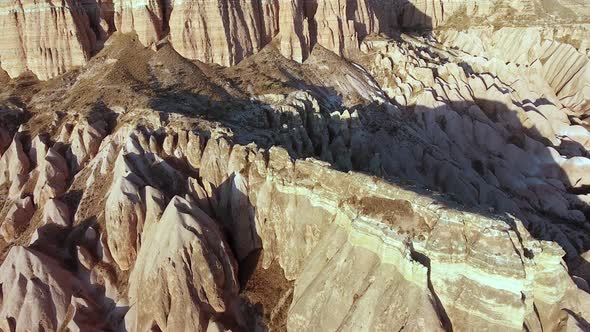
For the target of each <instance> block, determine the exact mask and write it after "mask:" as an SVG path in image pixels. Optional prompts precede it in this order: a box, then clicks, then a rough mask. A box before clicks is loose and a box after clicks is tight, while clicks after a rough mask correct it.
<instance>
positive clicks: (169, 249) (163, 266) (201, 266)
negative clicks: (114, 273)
mask: <svg viewBox="0 0 590 332" xmlns="http://www.w3.org/2000/svg"><path fill="white" fill-rule="evenodd" d="M161 203H162V202H158V201H157V200H153V201H152V202H151V204H161ZM143 241H144V243H146V245H145V246H143V247H142V249H141V250H140V251H139V254H138V257H137V261H136V267H135V269H134V270H133V272H132V273H131V276H130V277H129V287H130V291H129V300H130V302H131V303H134V306H133V308H132V309H131V310H130V312H129V313H128V314H127V316H126V324H127V328H130V329H132V330H141V331H143V330H146V329H150V328H158V329H160V330H162V331H205V330H208V329H209V328H211V326H215V323H214V322H215V321H218V320H219V317H221V316H222V315H224V314H227V315H231V314H232V313H233V312H232V311H233V310H235V309H237V305H238V303H237V294H238V284H237V274H236V266H235V262H234V260H233V255H232V254H231V251H230V248H229V246H228V245H227V243H225V241H224V239H223V235H222V233H221V232H220V230H219V229H218V226H217V225H216V223H215V221H213V220H212V219H211V218H210V217H209V216H207V215H206V214H205V213H204V212H203V211H201V210H200V209H199V208H198V207H196V206H193V205H191V204H190V203H189V202H188V201H186V200H184V199H182V198H180V197H174V198H172V200H171V201H170V203H169V204H168V207H166V209H165V210H164V212H163V214H162V216H161V219H160V220H152V222H151V223H149V224H146V225H145V230H144V232H143ZM146 288H150V289H151V291H150V292H146V291H145V289H146ZM164 303H167V305H162V304H164ZM219 323H221V322H219ZM221 324H223V323H221ZM234 324H235V322H234Z"/></svg>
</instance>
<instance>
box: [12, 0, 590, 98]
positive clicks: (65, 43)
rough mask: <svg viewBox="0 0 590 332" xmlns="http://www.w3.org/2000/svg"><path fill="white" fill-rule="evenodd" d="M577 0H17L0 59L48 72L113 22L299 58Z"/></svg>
mask: <svg viewBox="0 0 590 332" xmlns="http://www.w3.org/2000/svg"><path fill="white" fill-rule="evenodd" d="M579 7H580V6H579V4H578V3H577V2H575V1H561V2H560V3H559V4H554V5H551V4H547V3H546V2H544V1H540V0H527V1H520V2H509V3H508V2H504V1H500V0H479V1H463V0H462V1H447V0H441V1H431V0H428V1H427V0H412V1H401V0H393V1H374V0H346V1H340V0H328V1H302V0H297V1H287V0H239V1H228V0H215V1H201V0H199V1H188V0H101V1H94V2H93V1H88V0H68V1H66V2H64V3H63V4H53V3H43V4H41V3H37V2H35V1H32V0H11V1H8V2H5V3H4V4H3V5H2V7H0V19H1V20H2V21H1V22H2V26H5V27H6V32H5V34H4V35H3V39H0V44H1V45H3V51H2V52H0V65H1V66H2V68H4V69H5V70H6V71H7V72H8V73H9V74H10V76H12V77H16V76H18V75H20V74H21V73H23V72H26V71H31V72H33V73H34V74H36V75H37V76H38V77H39V78H40V79H42V80H45V79H48V78H51V77H54V76H57V75H59V74H62V73H64V72H66V71H67V70H69V69H71V68H73V67H76V66H80V65H83V64H85V63H86V62H87V61H88V60H89V58H90V56H91V55H93V54H94V53H95V51H96V50H97V49H98V48H100V47H102V45H103V43H104V41H105V40H106V39H107V38H108V37H109V36H110V35H111V34H112V33H113V32H114V31H115V30H117V31H119V32H123V33H130V32H134V33H136V34H137V35H138V38H139V40H140V41H141V43H143V44H144V45H145V46H150V45H155V44H156V43H157V42H159V41H160V40H162V39H163V38H166V37H168V39H169V40H170V41H171V42H172V44H173V45H174V48H175V49H176V50H177V51H178V52H179V53H180V54H181V55H183V56H184V57H187V58H189V59H193V60H199V61H202V62H208V63H217V64H220V65H224V66H231V65H235V64H236V63H238V62H240V61H242V60H243V59H244V58H246V57H248V56H250V55H252V54H255V53H257V52H258V51H260V50H261V49H262V48H263V47H264V46H266V45H267V44H269V43H271V41H272V40H273V39H275V38H276V39H278V41H277V42H278V43H280V50H281V54H283V55H284V56H286V57H287V58H290V59H293V60H296V61H299V62H302V61H304V60H305V59H306V58H307V57H308V56H309V54H310V53H311V51H312V49H313V47H314V46H315V45H316V44H319V45H322V46H323V47H325V48H327V49H329V50H330V51H332V52H334V53H336V54H338V55H341V56H344V55H351V54H354V53H355V52H356V51H357V50H358V48H359V45H360V42H361V41H362V40H363V39H364V38H365V37H367V36H369V35H372V34H379V33H384V34H387V35H392V34H394V31H395V30H396V29H399V28H411V29H423V28H426V29H431V28H440V27H445V26H456V27H462V26H473V25H477V26H482V25H486V24H488V25H491V24H497V23H498V22H500V23H502V24H504V23H503V22H510V23H512V22H514V23H519V24H520V23H521V22H522V21H523V20H526V21H527V22H529V23H528V24H531V25H532V24H536V23H537V22H540V21H542V20H549V21H556V22H557V23H559V22H567V23H570V22H571V18H572V17H579V18H580V20H584V19H586V18H587V17H588V16H589V15H590V13H589V12H587V11H585V10H583V9H580V8H579ZM580 39H581V40H587V38H580ZM585 47H588V45H586V46H585ZM580 61H581V60H580ZM555 84H556V85H559V83H557V82H556V83H555ZM571 84H576V83H570V85H571ZM557 89H558V91H561V90H562V89H561V87H559V88H557ZM571 91H572V90H568V89H566V90H564V91H563V96H570V94H568V93H569V92H571ZM576 91H577V92H579V91H580V90H579V89H578V90H576ZM575 99H577V97H575ZM572 103H574V104H575V103H576V101H573V102H572Z"/></svg>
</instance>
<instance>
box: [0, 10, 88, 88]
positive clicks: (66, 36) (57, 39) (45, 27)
mask: <svg viewBox="0 0 590 332" xmlns="http://www.w3.org/2000/svg"><path fill="white" fill-rule="evenodd" d="M0 26H2V27H4V28H3V30H4V33H3V34H2V36H1V37H0V45H2V47H1V49H0V66H1V67H2V68H3V69H4V70H6V71H7V72H8V74H9V75H10V76H11V77H17V76H19V75H20V74H22V73H24V72H26V71H31V72H33V73H34V74H35V75H37V77H38V78H39V79H42V80H46V79H48V78H51V77H54V76H57V75H59V74H63V73H65V72H66V71H67V70H70V69H72V68H73V67H76V66H81V65H84V64H85V63H86V62H87V61H88V59H89V57H90V56H91V54H92V52H93V50H94V47H95V44H96V36H95V34H94V32H93V31H92V28H91V25H90V21H89V18H88V15H87V13H86V11H85V9H84V6H83V5H82V3H81V1H80V0H69V1H64V2H55V3H54V2H47V1H43V2H39V1H34V0H14V1H12V0H11V1H3V3H2V4H1V5H0Z"/></svg>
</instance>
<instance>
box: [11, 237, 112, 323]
mask: <svg viewBox="0 0 590 332" xmlns="http://www.w3.org/2000/svg"><path fill="white" fill-rule="evenodd" d="M0 272H1V277H0V287H2V302H1V303H2V309H1V310H0V328H2V330H4V331H11V330H16V331H42V330H44V331H58V330H62V329H70V330H91V331H94V330H98V329H100V328H101V325H100V324H97V320H96V316H93V315H95V314H96V313H97V312H94V313H93V312H92V310H93V309H94V310H96V309H97V308H93V306H94V303H93V301H92V299H91V297H90V294H89V291H88V290H87V288H86V286H85V285H84V284H83V283H82V282H81V281H80V280H78V279H77V278H76V277H75V275H74V274H72V272H70V271H68V270H67V269H65V268H63V267H62V266H61V264H60V262H58V261H56V260H54V259H53V258H51V257H49V256H48V255H46V254H44V253H41V252H37V251H35V250H32V249H28V248H24V247H20V246H15V247H13V248H12V249H11V250H10V252H9V254H8V256H7V257H6V259H5V261H4V264H2V266H1V267H0Z"/></svg>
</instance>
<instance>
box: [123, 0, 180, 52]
mask: <svg viewBox="0 0 590 332" xmlns="http://www.w3.org/2000/svg"><path fill="white" fill-rule="evenodd" d="M169 2H170V1H167V0H166V1H164V0H114V1H113V7H114V11H115V13H114V21H115V27H116V28H117V31H120V32H123V33H128V32H135V33H137V36H138V37H139V40H140V41H141V42H142V43H143V44H144V45H146V46H149V45H152V44H155V43H156V42H157V41H159V40H160V39H162V37H164V32H165V29H166V27H165V23H166V22H167V20H168V17H169V16H170V10H171V6H170V4H169Z"/></svg>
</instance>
